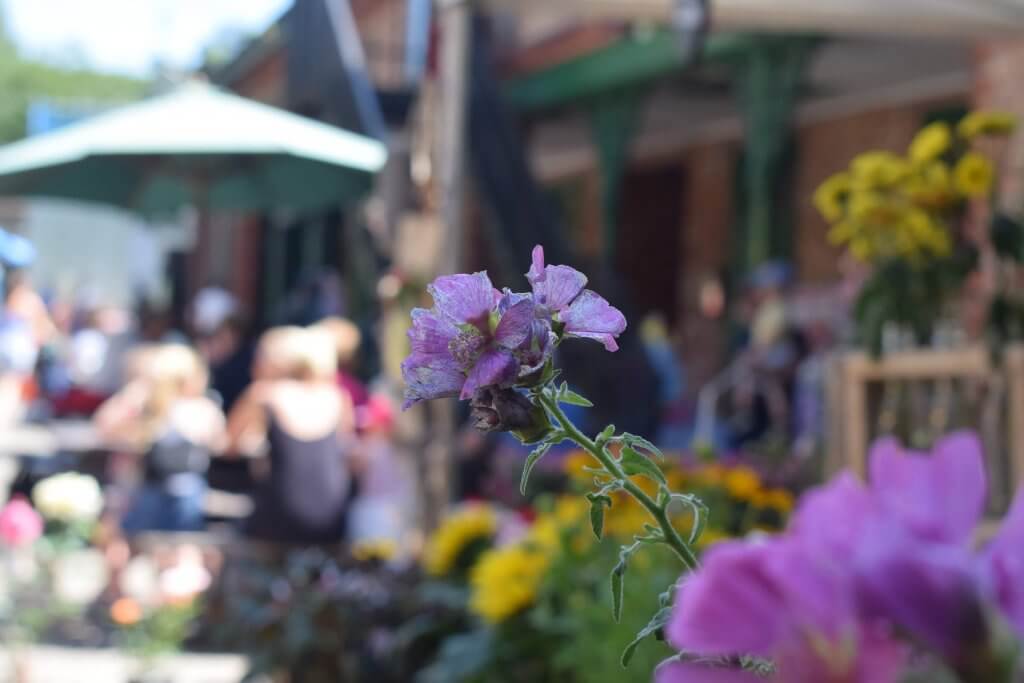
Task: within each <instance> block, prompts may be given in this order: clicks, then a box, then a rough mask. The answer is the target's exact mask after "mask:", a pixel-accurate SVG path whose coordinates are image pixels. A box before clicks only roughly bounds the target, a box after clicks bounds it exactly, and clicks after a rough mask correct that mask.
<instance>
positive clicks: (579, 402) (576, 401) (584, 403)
mask: <svg viewBox="0 0 1024 683" xmlns="http://www.w3.org/2000/svg"><path fill="white" fill-rule="evenodd" d="M558 400H559V401H561V402H562V403H568V404H569V405H571V406H581V407H583V408H593V407H594V404H593V403H591V402H590V401H588V400H587V399H585V398H583V397H582V396H580V395H579V394H577V393H576V392H575V391H569V390H568V389H566V390H565V391H564V392H563V393H562V395H561V396H559V398H558Z"/></svg>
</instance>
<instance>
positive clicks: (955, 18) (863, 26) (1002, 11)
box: [485, 0, 1024, 38]
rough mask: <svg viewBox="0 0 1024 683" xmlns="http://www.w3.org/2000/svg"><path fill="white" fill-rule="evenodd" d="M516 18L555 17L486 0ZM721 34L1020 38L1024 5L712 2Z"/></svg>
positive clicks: (538, 0) (665, 14)
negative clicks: (535, 13)
mask: <svg viewBox="0 0 1024 683" xmlns="http://www.w3.org/2000/svg"><path fill="white" fill-rule="evenodd" d="M485 3H486V4H487V5H489V6H490V7H491V8H492V9H500V10H501V11H504V12H510V13H513V14H525V13H527V12H529V11H531V10H541V11H546V12H549V13H550V12H551V7H552V5H551V2H550V0H485ZM674 5H675V0H559V3H558V10H559V11H560V12H564V13H565V14H566V16H567V17H574V18H578V19H588V18H590V19H600V18H614V19H627V20H648V21H655V22H668V21H669V20H670V17H671V13H672V9H673V6H674ZM711 13H712V26H713V28H714V30H716V31H787V32H815V33H835V34H868V35H871V34H874V35H908V36H934V37H949V38H979V37H985V36H996V35H1007V34H1013V35H1019V34H1020V31H1021V30H1024V0H711Z"/></svg>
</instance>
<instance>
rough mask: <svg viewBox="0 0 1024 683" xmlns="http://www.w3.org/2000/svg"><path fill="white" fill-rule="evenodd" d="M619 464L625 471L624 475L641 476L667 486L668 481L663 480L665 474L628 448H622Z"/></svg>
mask: <svg viewBox="0 0 1024 683" xmlns="http://www.w3.org/2000/svg"><path fill="white" fill-rule="evenodd" d="M620 462H621V464H622V469H623V470H625V472H626V474H629V475H634V474H642V475H643V476H645V477H647V478H648V479H650V480H652V481H655V482H657V483H659V484H668V480H666V479H665V473H664V472H662V471H661V468H660V467H658V466H657V465H656V464H654V463H653V462H651V461H650V460H648V459H647V458H645V457H644V456H642V455H640V454H639V453H638V452H636V451H635V450H633V449H632V448H630V447H629V446H624V447H623V449H622V459H621V460H620Z"/></svg>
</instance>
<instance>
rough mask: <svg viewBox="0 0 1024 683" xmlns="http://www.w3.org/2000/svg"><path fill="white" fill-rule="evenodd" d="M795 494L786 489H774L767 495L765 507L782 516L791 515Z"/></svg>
mask: <svg viewBox="0 0 1024 683" xmlns="http://www.w3.org/2000/svg"><path fill="white" fill-rule="evenodd" d="M793 504H794V500H793V494H792V493H790V492H789V491H787V490H786V489H772V490H771V491H768V492H767V493H766V494H765V506H764V507H768V508H772V509H773V510H777V511H778V512H780V513H782V514H784V515H785V514H789V512H790V511H791V510H792V509H793Z"/></svg>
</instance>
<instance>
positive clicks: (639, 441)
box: [622, 432, 665, 460]
mask: <svg viewBox="0 0 1024 683" xmlns="http://www.w3.org/2000/svg"><path fill="white" fill-rule="evenodd" d="M622 440H623V441H624V442H626V443H627V444H629V445H630V446H632V447H633V448H636V449H639V450H643V451H647V452H648V453H650V454H651V455H653V456H654V457H656V458H658V460H664V459H665V454H664V453H662V452H661V449H660V448H658V447H657V446H655V445H654V444H653V443H651V442H650V441H648V440H647V439H645V438H644V437H642V436H637V435H636V434H630V433H629V432H626V433H625V434H623V435H622Z"/></svg>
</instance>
